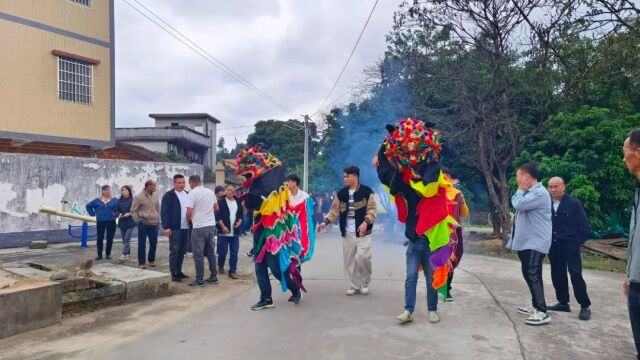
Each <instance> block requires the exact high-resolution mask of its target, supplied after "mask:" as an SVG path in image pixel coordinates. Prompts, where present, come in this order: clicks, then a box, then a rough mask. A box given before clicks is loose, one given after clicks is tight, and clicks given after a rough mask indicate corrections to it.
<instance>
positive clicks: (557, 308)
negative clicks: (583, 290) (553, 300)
mask: <svg viewBox="0 0 640 360" xmlns="http://www.w3.org/2000/svg"><path fill="white" fill-rule="evenodd" d="M547 310H549V311H556V312H571V307H570V306H569V304H560V303H557V304H555V305H552V306H548V307H547Z"/></svg>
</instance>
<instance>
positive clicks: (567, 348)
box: [0, 232, 635, 360]
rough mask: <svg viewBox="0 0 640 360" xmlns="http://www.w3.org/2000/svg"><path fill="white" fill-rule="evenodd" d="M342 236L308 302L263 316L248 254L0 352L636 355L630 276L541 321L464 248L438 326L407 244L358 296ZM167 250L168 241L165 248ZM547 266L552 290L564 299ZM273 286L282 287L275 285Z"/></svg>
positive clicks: (491, 264) (513, 280)
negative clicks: (410, 276)
mask: <svg viewBox="0 0 640 360" xmlns="http://www.w3.org/2000/svg"><path fill="white" fill-rule="evenodd" d="M340 241H341V240H340V238H339V237H338V236H337V234H336V233H335V232H334V233H330V234H322V235H321V236H320V237H319V238H318V243H317V244H318V245H317V252H316V255H315V258H314V260H313V261H312V262H310V263H309V264H306V265H305V267H304V269H303V273H304V276H305V285H306V287H307V289H308V290H309V292H308V293H307V294H305V298H304V300H303V301H302V303H301V304H300V305H299V306H295V305H293V304H291V303H288V302H287V297H288V294H282V293H280V292H274V295H275V299H274V300H275V302H276V308H274V309H269V310H262V311H258V312H253V311H251V310H250V309H249V307H250V306H251V305H252V304H253V303H254V302H256V301H257V300H258V291H257V287H256V286H255V285H253V284H252V283H251V281H250V280H249V279H248V278H249V268H248V265H249V264H248V263H247V261H246V257H244V258H243V259H241V260H242V262H243V264H241V265H242V267H243V271H244V272H245V273H243V274H241V275H244V276H243V277H245V278H247V280H245V281H241V282H233V281H229V280H228V279H222V281H221V284H219V285H217V286H216V287H211V286H210V287H207V288H204V289H194V290H195V291H191V292H189V293H186V294H182V295H176V296H172V297H169V298H164V299H157V300H150V301H145V302H142V303H136V304H131V305H126V306H119V307H113V308H108V309H103V310H100V311H96V312H93V313H89V314H86V315H83V316H79V317H76V318H67V319H64V320H63V322H62V324H60V325H57V326H52V327H49V328H45V329H40V330H34V331H32V332H28V333H24V334H20V335H17V336H14V337H12V338H8V339H3V340H0V349H2V351H1V352H0V359H4V358H6V359H116V360H122V359H143V360H144V359H153V360H159V359H287V358H302V359H424V358H433V359H447V360H452V359H472V360H479V359H527V360H529V359H571V360H577V359H580V360H582V359H598V360H601V359H603V358H611V359H616V360H618V359H633V358H635V357H634V353H635V349H634V346H633V341H632V336H631V330H630V327H629V322H628V315H627V310H626V306H625V299H624V298H623V296H622V294H621V291H620V289H621V287H620V286H621V283H622V280H623V278H624V276H623V275H621V274H612V273H604V272H596V271H585V278H586V281H587V284H588V286H589V293H590V295H591V297H592V301H593V307H592V309H593V318H592V320H591V321H588V322H584V321H580V320H578V319H577V312H576V310H577V307H578V305H577V304H574V303H572V306H573V307H574V308H576V309H575V310H574V312H573V313H570V314H565V313H563V314H552V317H553V321H552V323H551V324H548V325H545V326H542V327H531V326H527V325H525V324H524V321H523V320H524V318H523V316H521V315H518V314H517V313H516V311H515V306H516V305H520V304H525V305H526V304H527V303H529V302H530V296H529V293H528V290H527V288H526V285H525V283H524V280H523V279H522V277H521V275H520V265H519V263H517V262H515V261H512V260H506V259H497V258H491V257H485V256H477V255H465V257H464V258H463V261H462V265H461V267H460V268H459V269H458V270H457V272H456V275H455V279H454V285H453V286H454V291H453V294H454V296H455V302H453V303H446V304H443V303H440V304H439V313H440V315H441V317H442V322H441V323H438V324H429V323H428V322H427V320H426V311H425V300H424V294H425V291H424V290H425V283H424V279H422V280H421V282H420V283H419V286H418V304H417V307H418V309H419V310H417V311H416V314H415V320H414V322H413V323H410V324H407V325H399V324H398V323H397V321H396V320H395V316H396V315H398V314H399V313H400V312H401V311H402V309H403V299H404V297H403V292H404V270H405V265H404V251H405V248H404V247H402V244H401V242H383V241H381V240H380V238H378V240H376V241H375V243H374V260H373V261H374V263H373V266H374V281H373V282H372V284H371V294H370V295H368V296H362V295H357V296H354V297H348V296H346V295H344V291H345V290H346V283H345V281H344V279H343V273H342V247H341V242H340ZM163 246H164V245H163ZM549 273H550V272H549V268H548V267H546V268H545V270H544V274H545V283H546V289H545V290H546V296H547V300H548V302H549V303H552V300H553V299H554V293H553V288H552V287H551V282H550V279H549ZM273 285H274V290H276V289H278V287H277V286H278V283H277V282H276V281H273Z"/></svg>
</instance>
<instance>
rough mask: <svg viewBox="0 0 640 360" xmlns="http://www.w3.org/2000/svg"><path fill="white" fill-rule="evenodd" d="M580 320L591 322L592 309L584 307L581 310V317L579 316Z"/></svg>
mask: <svg viewBox="0 0 640 360" xmlns="http://www.w3.org/2000/svg"><path fill="white" fill-rule="evenodd" d="M578 318H579V319H580V320H589V319H591V309H590V308H588V307H583V308H582V309H580V315H578Z"/></svg>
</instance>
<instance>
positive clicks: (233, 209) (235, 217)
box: [216, 184, 244, 279]
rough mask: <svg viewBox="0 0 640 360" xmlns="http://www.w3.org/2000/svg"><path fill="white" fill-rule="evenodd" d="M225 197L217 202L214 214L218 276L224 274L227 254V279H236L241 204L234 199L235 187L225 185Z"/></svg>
mask: <svg viewBox="0 0 640 360" xmlns="http://www.w3.org/2000/svg"><path fill="white" fill-rule="evenodd" d="M224 193H225V196H224V198H222V199H221V200H220V201H219V202H218V207H219V209H220V210H219V211H218V213H217V214H216V221H217V223H218V225H217V226H216V227H217V228H218V274H224V263H225V261H226V258H227V252H229V277H230V278H232V279H237V278H238V275H237V274H236V271H237V270H238V251H239V250H240V225H242V215H243V213H244V212H243V210H242V204H241V203H240V201H239V200H238V199H236V186H235V185H233V184H227V186H225V188H224Z"/></svg>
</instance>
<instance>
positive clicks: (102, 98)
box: [0, 0, 111, 141]
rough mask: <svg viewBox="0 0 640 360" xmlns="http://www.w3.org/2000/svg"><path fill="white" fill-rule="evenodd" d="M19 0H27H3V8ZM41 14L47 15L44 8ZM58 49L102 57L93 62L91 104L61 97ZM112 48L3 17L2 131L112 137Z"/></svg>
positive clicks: (0, 28) (56, 0)
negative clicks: (53, 51)
mask: <svg viewBox="0 0 640 360" xmlns="http://www.w3.org/2000/svg"><path fill="white" fill-rule="evenodd" d="M19 2H23V1H22V0H16V1H12V0H10V1H7V0H2V1H0V4H2V6H0V8H1V7H3V6H4V7H6V4H7V3H10V4H11V3H19ZM24 2H25V3H36V2H37V3H43V4H44V3H66V2H67V1H66V0H41V1H30V0H24ZM101 2H105V3H106V1H97V0H94V4H96V5H97V4H98V3H101ZM14 5H15V4H14ZM70 5H73V6H78V5H74V4H70ZM58 6H61V5H58ZM0 11H3V9H0ZM37 14H39V15H38V16H41V17H46V16H45V15H44V13H42V14H40V12H37ZM106 18H107V19H108V16H107V17H106ZM105 21H107V20H105ZM107 28H108V27H107ZM54 49H56V50H61V51H66V52H69V53H73V54H76V55H81V56H84V57H88V58H92V59H97V60H100V64H99V65H94V66H93V104H89V105H86V104H79V103H74V102H69V101H63V100H60V99H59V98H58V63H57V61H58V58H57V56H54V55H53V54H51V51H52V50H54ZM109 51H110V50H109V49H108V48H106V47H103V46H99V45H93V44H90V43H87V42H84V41H80V40H76V39H73V38H69V37H65V36H61V35H57V34H54V33H50V32H47V31H43V30H40V29H36V28H33V27H30V26H25V25H21V24H17V23H13V22H10V21H5V20H0V90H1V93H2V96H0V131H10V132H19V133H28V134H38V135H49V136H61V137H72V138H80V139H91V140H99V141H110V140H111V91H110V77H111V74H110V72H111V70H110V66H111V64H110V53H109Z"/></svg>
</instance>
